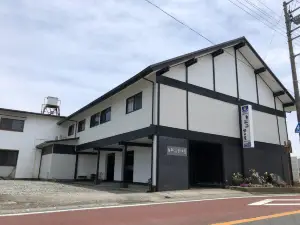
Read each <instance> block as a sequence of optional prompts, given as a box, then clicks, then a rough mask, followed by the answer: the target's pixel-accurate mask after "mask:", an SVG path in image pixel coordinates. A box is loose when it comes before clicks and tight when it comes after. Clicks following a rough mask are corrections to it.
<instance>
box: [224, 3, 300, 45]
mask: <svg viewBox="0 0 300 225" xmlns="http://www.w3.org/2000/svg"><path fill="white" fill-rule="evenodd" d="M228 1H229V2H231V3H232V4H234V5H235V6H237V7H238V8H240V9H241V10H243V11H244V12H246V13H247V14H249V15H250V16H252V17H253V18H255V19H257V20H258V21H260V22H261V23H263V24H264V25H266V26H267V27H269V28H270V29H271V30H273V31H275V32H277V33H279V34H280V35H281V36H283V37H286V35H285V34H284V33H282V32H280V31H279V30H276V29H274V28H273V27H272V26H270V24H268V23H265V21H263V20H261V19H260V18H257V16H255V15H253V14H252V13H250V12H248V11H247V10H245V9H244V8H243V7H241V6H240V5H238V4H236V3H235V2H233V1H232V0H228ZM250 11H251V10H250ZM273 26H274V25H273ZM298 46H300V45H298Z"/></svg>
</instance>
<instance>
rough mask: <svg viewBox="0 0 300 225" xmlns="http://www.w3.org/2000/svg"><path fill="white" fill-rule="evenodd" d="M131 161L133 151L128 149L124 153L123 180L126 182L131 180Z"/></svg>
mask: <svg viewBox="0 0 300 225" xmlns="http://www.w3.org/2000/svg"><path fill="white" fill-rule="evenodd" d="M133 161H134V151H128V152H127V153H126V161H125V162H126V165H125V174H124V180H125V182H127V183H132V182H133Z"/></svg>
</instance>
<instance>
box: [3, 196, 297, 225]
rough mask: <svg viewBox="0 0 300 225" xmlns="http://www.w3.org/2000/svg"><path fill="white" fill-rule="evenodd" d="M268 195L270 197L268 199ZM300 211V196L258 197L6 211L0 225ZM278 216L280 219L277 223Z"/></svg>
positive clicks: (241, 220)
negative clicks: (20, 213)
mask: <svg viewBox="0 0 300 225" xmlns="http://www.w3.org/2000/svg"><path fill="white" fill-rule="evenodd" d="M265 199H270V200H266V201H265ZM274 199H284V200H274ZM291 199H292V200H291ZM262 200H264V202H266V204H267V205H265V204H263V202H262V204H260V203H258V205H249V204H251V203H255V202H258V201H262ZM272 200H273V201H272ZM297 201H298V202H297ZM268 204H269V205H268ZM272 204H273V205H272ZM278 204H279V205H278ZM286 204H295V205H286ZM297 204H298V205H297ZM298 215H300V196H292V197H267V198H266V197H255V198H235V199H223V200H205V201H194V202H181V203H165V204H155V205H142V206H141V205H137V206H130V207H128V206H125V207H116V208H101V209H82V210H78V211H63V212H51V213H49V212H45V213H40V214H28V215H9V216H5V215H4V216H3V215H2V216H0V225H41V224H42V225H83V224H84V225H99V224H101V225H129V224H130V225H150V224H151V225H154V224H155V225H179V224H180V225H181V224H182V225H201V224H228V225H229V224H255V225H256V224H268V225H269V224H273V222H274V224H282V223H283V224H300V216H298ZM297 216H298V218H299V222H298V223H296V222H295V221H296V220H297V218H296V217H297ZM278 220H279V221H280V223H277V222H278ZM232 221H235V222H232Z"/></svg>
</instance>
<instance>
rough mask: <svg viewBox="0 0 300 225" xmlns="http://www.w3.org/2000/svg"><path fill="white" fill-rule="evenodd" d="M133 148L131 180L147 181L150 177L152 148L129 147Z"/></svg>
mask: <svg viewBox="0 0 300 225" xmlns="http://www.w3.org/2000/svg"><path fill="white" fill-rule="evenodd" d="M131 149H132V150H134V162H133V182H140V183H147V182H148V179H149V178H151V151H152V148H140V147H135V148H130V150H131Z"/></svg>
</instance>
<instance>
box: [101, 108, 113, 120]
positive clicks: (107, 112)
mask: <svg viewBox="0 0 300 225" xmlns="http://www.w3.org/2000/svg"><path fill="white" fill-rule="evenodd" d="M110 119H111V107H109V108H107V109H104V110H103V111H102V112H101V116H100V123H105V122H108V121H110Z"/></svg>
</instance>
